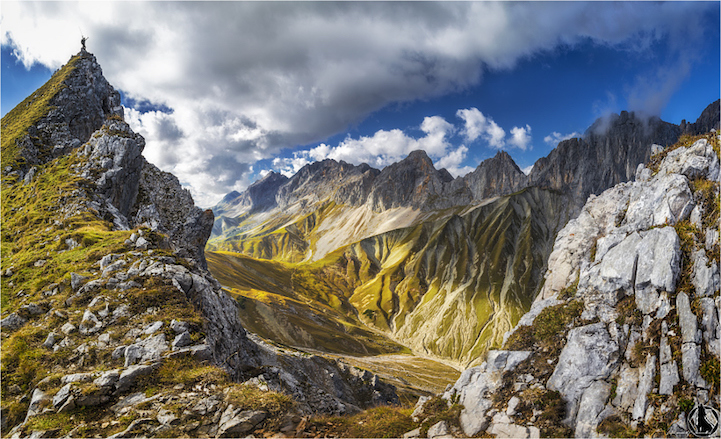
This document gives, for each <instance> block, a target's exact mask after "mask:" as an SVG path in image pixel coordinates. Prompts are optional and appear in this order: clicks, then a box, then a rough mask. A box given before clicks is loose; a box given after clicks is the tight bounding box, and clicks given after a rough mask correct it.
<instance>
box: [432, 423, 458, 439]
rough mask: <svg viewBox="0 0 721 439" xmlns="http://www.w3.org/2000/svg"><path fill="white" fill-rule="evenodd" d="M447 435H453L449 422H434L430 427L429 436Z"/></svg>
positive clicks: (443, 436)
mask: <svg viewBox="0 0 721 439" xmlns="http://www.w3.org/2000/svg"><path fill="white" fill-rule="evenodd" d="M447 437H453V436H452V435H451V430H450V428H448V423H447V422H446V421H441V422H438V423H436V424H433V425H431V426H430V428H429V429H428V438H429V439H432V438H447Z"/></svg>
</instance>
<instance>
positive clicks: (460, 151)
mask: <svg viewBox="0 0 721 439" xmlns="http://www.w3.org/2000/svg"><path fill="white" fill-rule="evenodd" d="M467 153H468V148H467V147H466V146H465V145H461V146H459V147H458V148H456V149H454V150H452V151H449V152H448V154H446V155H444V156H443V157H441V158H440V159H439V160H438V161H437V162H435V163H434V164H433V165H434V166H435V167H436V169H442V168H446V170H447V171H448V172H450V173H451V175H452V176H454V177H462V176H464V175H466V174H468V173H469V172H472V171H473V169H474V168H473V167H472V166H460V165H461V163H463V161H465V160H466V154H467Z"/></svg>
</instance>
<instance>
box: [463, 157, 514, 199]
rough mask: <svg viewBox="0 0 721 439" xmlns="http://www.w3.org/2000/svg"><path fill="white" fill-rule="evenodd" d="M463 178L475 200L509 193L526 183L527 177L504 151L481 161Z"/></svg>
mask: <svg viewBox="0 0 721 439" xmlns="http://www.w3.org/2000/svg"><path fill="white" fill-rule="evenodd" d="M464 180H465V181H466V184H467V185H468V188H469V189H470V190H471V194H473V198H474V199H476V200H482V199H485V198H489V197H493V196H498V195H506V194H510V193H513V192H516V191H518V190H520V189H521V188H523V187H525V186H527V185H528V178H527V177H526V175H525V174H524V173H523V171H521V169H520V168H519V167H518V165H517V164H516V162H515V161H513V158H512V157H511V156H510V155H509V154H508V153H507V152H506V151H498V152H497V153H496V155H495V156H493V157H491V158H489V159H486V160H484V161H482V162H481V163H480V164H479V165H478V167H477V168H476V169H475V170H474V171H473V172H471V173H469V174H467V175H466V176H465V177H464Z"/></svg>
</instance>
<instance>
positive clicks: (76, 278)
mask: <svg viewBox="0 0 721 439" xmlns="http://www.w3.org/2000/svg"><path fill="white" fill-rule="evenodd" d="M87 281H88V278H87V277H86V276H81V275H79V274H77V273H70V287H71V288H72V289H73V291H77V290H78V289H79V288H80V287H82V286H83V284H85V282H87Z"/></svg>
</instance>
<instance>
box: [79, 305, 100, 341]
mask: <svg viewBox="0 0 721 439" xmlns="http://www.w3.org/2000/svg"><path fill="white" fill-rule="evenodd" d="M101 329H103V322H101V321H100V319H98V318H97V317H96V316H95V314H93V313H92V312H91V311H90V310H88V309H86V310H85V312H84V313H83V319H82V321H81V322H80V329H79V330H80V333H81V334H83V335H90V334H95V333H96V332H98V331H100V330H101Z"/></svg>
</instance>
